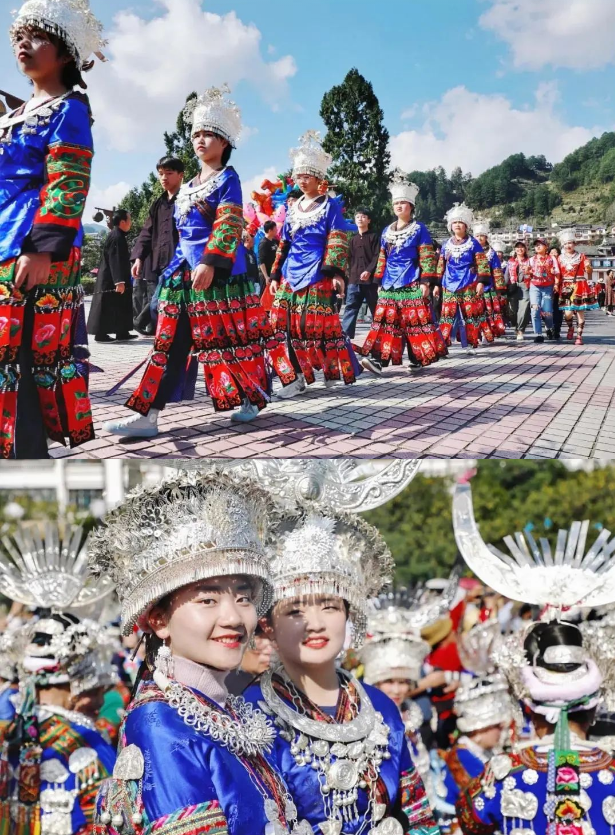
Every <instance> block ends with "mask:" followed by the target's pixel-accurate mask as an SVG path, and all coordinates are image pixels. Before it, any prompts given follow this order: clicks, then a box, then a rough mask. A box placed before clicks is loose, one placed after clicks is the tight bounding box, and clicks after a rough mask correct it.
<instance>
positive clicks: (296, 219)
mask: <svg viewBox="0 0 615 835" xmlns="http://www.w3.org/2000/svg"><path fill="white" fill-rule="evenodd" d="M328 206H329V198H328V196H325V199H324V200H323V201H322V203H319V204H318V205H317V206H316V208H315V209H312V210H311V211H309V212H302V211H300V210H299V207H298V204H297V203H295V204H294V205H293V206H291V207H290V211H289V212H288V225H289V226H290V228H291V231H292V232H296V231H297V229H303V228H305V227H306V226H315V225H316V224H317V223H318V221H319V220H320V219H321V218H322V217H324V215H325V212H326V211H327V208H328Z"/></svg>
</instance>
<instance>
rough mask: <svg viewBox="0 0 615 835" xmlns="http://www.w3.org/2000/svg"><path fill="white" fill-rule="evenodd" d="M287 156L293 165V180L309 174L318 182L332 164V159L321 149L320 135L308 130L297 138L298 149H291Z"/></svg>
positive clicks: (324, 176)
mask: <svg viewBox="0 0 615 835" xmlns="http://www.w3.org/2000/svg"><path fill="white" fill-rule="evenodd" d="M289 156H290V158H291V160H292V163H293V179H294V180H296V179H297V177H298V176H299V175H300V174H310V175H311V176H312V177H317V178H318V179H319V180H324V179H325V178H326V176H327V169H328V168H329V166H330V165H331V163H332V162H333V157H332V156H331V154H328V153H327V152H326V151H325V149H324V148H323V147H322V140H321V138H320V133H319V131H317V130H308V131H306V132H305V133H304V134H303V136H301V137H300V138H299V147H298V148H291V150H290V151H289Z"/></svg>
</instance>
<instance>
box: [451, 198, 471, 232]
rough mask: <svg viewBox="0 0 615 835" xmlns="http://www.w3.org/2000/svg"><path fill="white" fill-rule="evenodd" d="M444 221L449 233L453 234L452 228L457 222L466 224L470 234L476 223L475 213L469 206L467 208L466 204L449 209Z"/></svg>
mask: <svg viewBox="0 0 615 835" xmlns="http://www.w3.org/2000/svg"><path fill="white" fill-rule="evenodd" d="M444 219H445V221H446V226H447V229H448V231H449V232H452V226H453V223H454V222H455V221H456V220H460V221H461V222H462V223H465V225H466V227H467V229H468V232H470V230H471V229H472V224H473V223H474V213H473V212H472V209H471V208H470V207H469V206H466V204H465V203H455V205H454V206H453V208H452V209H449V210H448V212H447V213H446V214H445V215H444Z"/></svg>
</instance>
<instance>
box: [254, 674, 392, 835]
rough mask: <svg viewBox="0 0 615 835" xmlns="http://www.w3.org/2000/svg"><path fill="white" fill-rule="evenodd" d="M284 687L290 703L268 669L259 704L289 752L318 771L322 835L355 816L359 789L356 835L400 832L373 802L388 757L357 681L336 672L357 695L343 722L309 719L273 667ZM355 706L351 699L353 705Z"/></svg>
mask: <svg viewBox="0 0 615 835" xmlns="http://www.w3.org/2000/svg"><path fill="white" fill-rule="evenodd" d="M277 672H278V674H279V675H281V676H282V678H283V679H284V682H285V684H286V686H287V687H288V688H289V691H290V692H291V693H293V691H294V692H295V693H296V696H297V698H293V705H294V707H291V706H290V705H289V704H287V703H286V702H285V701H284V700H283V699H282V698H281V697H280V696H278V694H277V693H276V692H275V689H274V687H273V682H272V677H273V671H271V670H269V671H268V672H266V673H264V675H263V676H262V678H261V689H262V693H263V698H264V702H260V703H259V706H260V707H261V708H262V709H263V710H264V711H266V712H267V713H269V714H271V715H273V716H275V717H276V724H277V725H279V726H280V727H281V730H280V736H282V737H283V738H284V739H286V740H287V741H288V742H290V753H291V755H292V756H293V758H294V760H295V763H296V764H297V765H298V766H300V767H306V768H311V769H312V770H314V771H316V772H317V774H318V782H319V785H320V793H321V796H322V800H323V809H324V811H325V815H326V821H324V822H322V823H320V824H319V826H320V828H321V830H322V831H323V832H324V835H339V833H340V832H341V831H342V827H343V826H344V824H345V823H355V822H357V821H358V820H359V817H360V816H359V810H358V807H357V800H358V797H359V789H360V788H361V789H364V790H365V791H366V792H367V795H368V808H367V811H366V813H365V817H364V820H363V823H362V824H361V826H360V827H359V829H358V830H357V835H360V833H362V832H364V831H365V830H366V829H368V827H370V825H371V824H372V823H374V824H377V825H376V826H373V827H371V828H369V831H370V832H373V833H377V835H402V833H403V827H402V826H401V824H400V823H399V822H398V821H397V820H396V819H395V818H385V817H384V815H385V813H386V804H384V803H378V802H377V798H376V786H377V783H378V779H379V775H380V767H381V764H382V761H383V760H387V759H390V757H391V754H390V752H389V727H388V725H386V724H385V722H384V719H383V717H382V714H381V713H379V712H378V711H376V709H375V708H374V706H373V704H372V703H371V700H370V698H369V696H368V695H367V693H366V692H365V690H364V688H363V687H362V686H361V684H360V683H359V682H358V681H356V680H355V679H351V677H350V676H348V675H347V674H346V673H345V672H343V671H340V674H341V676H342V687H343V688H344V689H345V690H346V692H347V693H348V695H349V697H350V698H352V694H351V692H350V688H349V685H350V683H351V681H352V684H353V685H354V687H355V689H356V692H357V694H358V696H359V700H360V704H359V712H358V714H357V716H356V717H355V718H354V719H352V720H350V721H348V722H343V723H341V724H340V723H330V722H322V721H318V720H316V719H311V718H310V717H309V716H307V715H306V713H305V711H304V710H303V709H302V708H301V707H300V698H299V694H298V692H297V691H296V690H295V688H294V685H293V684H292V682H291V681H290V679H289V678H288V676H287V675H286V673H285V672H284V671H283V670H280V669H278V670H277ZM355 704H356V703H355Z"/></svg>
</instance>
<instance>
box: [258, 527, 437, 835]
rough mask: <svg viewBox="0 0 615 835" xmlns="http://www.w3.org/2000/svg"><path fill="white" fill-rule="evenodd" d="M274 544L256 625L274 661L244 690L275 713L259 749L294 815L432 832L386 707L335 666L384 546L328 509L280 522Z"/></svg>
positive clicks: (376, 575) (358, 620)
mask: <svg viewBox="0 0 615 835" xmlns="http://www.w3.org/2000/svg"><path fill="white" fill-rule="evenodd" d="M276 542H277V545H276V556H275V558H274V561H273V583H274V594H275V603H274V607H273V609H272V611H271V614H270V615H269V616H268V617H267V618H266V619H264V620H262V621H261V623H262V625H263V629H264V630H265V632H266V634H267V635H268V636H269V637H270V638H271V640H272V641H273V644H274V647H275V649H276V651H277V653H278V656H279V660H280V664H279V666H278V667H277V668H276V669H275V670H274V671H269V672H266V673H265V674H264V675H263V676H262V678H261V682H260V684H258V685H254V686H253V687H251V688H249V689H248V690H247V691H246V693H245V697H246V699H247V700H249V701H251V702H252V703H253V704H255V705H257V704H258V705H259V706H266V709H267V711H269V713H270V715H271V716H272V717H273V718H275V724H276V727H278V728H279V731H278V735H277V737H276V740H275V745H274V748H273V751H272V753H271V754H270V755H269V757H270V760H271V762H272V763H273V764H274V766H275V767H276V768H278V769H279V770H280V772H281V773H282V775H283V777H284V779H285V781H286V782H287V784H288V787H289V790H290V792H291V794H292V796H293V800H294V802H295V804H296V805H297V808H298V811H299V817H300V818H304V819H306V820H307V821H308V822H309V824H310V825H311V826H312V828H313V831H314V832H323V833H325V835H339V833H341V832H342V831H343V832H344V833H353V834H354V833H358V832H373V833H379V835H402V833H412V834H413V835H415V834H416V835H419V833H420V834H421V835H431V834H432V833H434V834H435V833H436V832H437V831H438V829H437V827H436V825H435V823H434V821H433V816H432V813H431V810H430V808H429V805H428V803H427V800H426V797H425V790H424V787H423V784H422V782H421V779H420V777H419V776H418V774H417V772H416V769H415V768H414V766H413V765H412V762H411V759H410V753H409V749H408V746H407V744H406V739H405V736H404V725H403V721H402V719H401V716H400V713H399V710H398V708H397V707H396V706H395V704H394V703H393V702H392V701H391V700H390V699H389V698H388V697H387V696H385V695H384V693H382V692H380V691H379V690H377V689H376V688H374V687H371V686H369V685H362V684H361V683H360V682H359V681H357V680H356V679H354V678H353V677H352V676H350V675H349V674H348V673H346V672H345V671H344V670H341V669H338V667H337V664H336V661H337V659H338V657H339V656H340V653H341V652H342V650H343V649H344V647H345V646H346V644H347V638H348V635H349V634H353V636H354V642H355V645H360V644H361V642H362V640H363V637H364V634H365V625H366V603H367V600H368V598H369V597H372V596H373V595H374V594H377V592H378V591H379V590H380V588H381V586H382V585H383V584H384V583H385V582H386V580H387V579H388V574H389V572H390V570H391V568H392V562H391V556H390V553H389V551H388V548H387V546H386V544H385V543H384V541H383V539H382V538H381V537H380V535H379V533H378V531H377V530H376V529H375V528H373V527H372V526H371V525H368V524H367V523H366V522H364V521H363V520H362V519H360V518H359V517H357V516H349V515H345V514H337V513H335V514H334V513H328V514H327V515H326V516H324V515H322V516H321V515H308V516H304V517H302V518H299V519H294V520H291V521H288V522H286V523H284V525H283V526H280V529H279V532H278V535H277V537H276Z"/></svg>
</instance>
